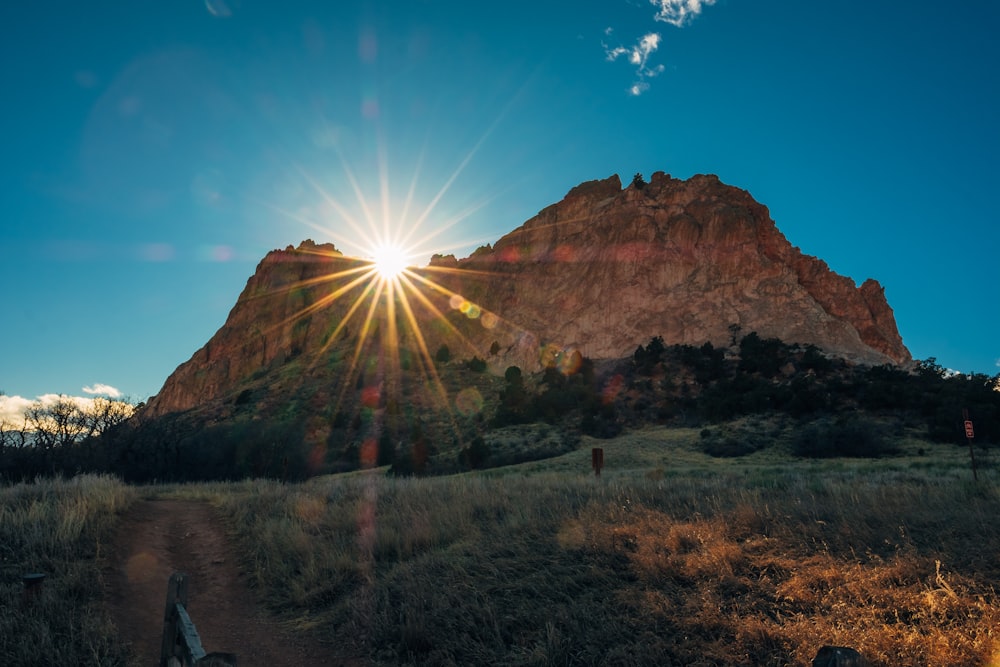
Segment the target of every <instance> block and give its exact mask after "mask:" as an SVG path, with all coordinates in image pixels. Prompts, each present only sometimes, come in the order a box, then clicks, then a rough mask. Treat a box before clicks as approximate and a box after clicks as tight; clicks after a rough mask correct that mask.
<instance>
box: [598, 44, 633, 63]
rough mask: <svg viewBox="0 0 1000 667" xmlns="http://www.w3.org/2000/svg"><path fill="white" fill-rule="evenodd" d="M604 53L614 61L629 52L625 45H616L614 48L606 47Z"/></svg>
mask: <svg viewBox="0 0 1000 667" xmlns="http://www.w3.org/2000/svg"><path fill="white" fill-rule="evenodd" d="M604 53H605V55H607V57H608V60H610V61H612V62H614V61H615V60H617V59H618V56H623V55H625V54H626V53H628V49H626V48H625V47H624V46H616V47H615V48H613V49H608V48H607V47H605V50H604Z"/></svg>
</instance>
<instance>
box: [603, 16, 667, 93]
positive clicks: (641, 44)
mask: <svg viewBox="0 0 1000 667" xmlns="http://www.w3.org/2000/svg"><path fill="white" fill-rule="evenodd" d="M611 33H612V30H611V28H608V29H607V30H605V31H604V34H605V35H609V36H610V35H611ZM660 39H661V37H660V34H659V33H656V32H651V33H648V34H646V35H643V36H642V37H641V38H640V39H639V41H638V42H636V44H635V45H634V46H632V47H631V48H625V47H624V46H616V47H613V48H612V47H609V46H608V45H607V44H605V45H604V53H605V55H606V56H607V59H608V60H610V61H612V62H614V61H615V60H618V58H620V57H621V56H628V61H629V63H631V64H632V65H635V76H636V81H635V83H633V84H632V86H631V87H630V88H629V93H630V94H632V95H641V94H642V93H644V92H645V91H646V90H648V89H649V83H647V82H646V80H647V79H650V78H652V77H654V76H656V75H658V74H659V73H660V72H662V71H663V65H654V66H651V65H650V64H649V57H650V56H651V55H652V54H653V53H655V52H656V50H657V49H658V48H660Z"/></svg>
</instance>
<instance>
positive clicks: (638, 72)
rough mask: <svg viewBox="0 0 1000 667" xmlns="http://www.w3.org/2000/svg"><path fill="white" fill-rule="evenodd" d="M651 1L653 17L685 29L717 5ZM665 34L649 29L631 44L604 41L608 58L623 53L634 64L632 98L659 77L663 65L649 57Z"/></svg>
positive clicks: (701, 0) (703, 0) (696, 0)
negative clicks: (706, 10)
mask: <svg viewBox="0 0 1000 667" xmlns="http://www.w3.org/2000/svg"><path fill="white" fill-rule="evenodd" d="M649 1H650V4H652V5H653V6H654V7H657V8H658V11H657V13H656V15H655V16H654V17H653V18H654V19H655V20H657V21H662V22H664V23H669V24H670V25H672V26H674V27H675V28H683V27H684V26H685V25H687V24H689V23H690V22H691V21H693V20H694V19H695V17H696V16H698V15H699V14H701V11H702V9H703V8H704V7H708V6H711V5H714V4H715V0H649ZM613 32H614V29H613V28H610V27H609V28H606V29H605V30H604V35H605V36H606V37H610V36H611V35H612V33H613ZM661 39H662V36H661V35H660V33H658V32H648V33H646V34H645V35H643V36H642V37H640V38H639V40H638V41H637V42H636V43H635V45H634V46H632V47H625V46H622V45H620V44H619V45H618V46H614V47H612V46H608V44H607V43H604V42H602V44H601V45H602V46H603V47H604V54H605V57H606V58H607V60H608V61H610V62H614V61H616V60H618V59H619V58H620V57H622V56H627V57H628V62H629V64H631V65H634V66H635V77H636V80H635V81H634V82H633V83H632V85H631V86H629V89H628V93H629V95H632V96H633V97H638V96H639V95H642V94H643V93H644V92H646V91H647V90H649V85H650V84H649V79H652V78H654V77H656V76H658V75H659V74H660V73H662V72H663V70H664V66H663V65H662V64H659V65H651V64H650V62H649V58H650V56H651V55H652V54H653V53H654V52H656V50H657V49H658V48H660V40H661Z"/></svg>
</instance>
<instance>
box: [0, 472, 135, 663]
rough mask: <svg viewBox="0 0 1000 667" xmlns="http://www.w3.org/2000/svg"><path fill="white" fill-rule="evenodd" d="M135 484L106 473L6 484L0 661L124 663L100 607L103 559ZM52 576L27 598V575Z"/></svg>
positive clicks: (0, 491) (0, 511) (0, 492)
mask: <svg viewBox="0 0 1000 667" xmlns="http://www.w3.org/2000/svg"><path fill="white" fill-rule="evenodd" d="M135 497H136V494H135V491H134V490H133V489H130V488H129V487H126V486H125V485H123V484H121V483H120V482H118V481H117V480H115V479H113V478H110V477H106V476H95V475H85V476H81V477H77V478H74V479H72V480H69V481H64V480H47V481H38V482H36V483H34V484H17V485H13V486H5V487H0V573H2V576H0V664H3V665H124V664H127V661H128V653H127V650H126V648H125V647H124V646H123V645H122V644H121V643H120V642H118V641H117V639H116V638H115V630H114V627H113V626H112V625H111V623H110V621H109V618H108V616H107V614H106V613H105V612H104V610H103V608H102V607H101V594H102V589H101V570H100V567H101V563H102V558H103V557H104V556H105V545H106V539H108V538H109V536H110V530H111V529H112V528H113V526H114V524H115V521H116V519H117V516H118V515H119V514H120V513H121V512H123V511H124V510H125V509H126V508H127V507H128V506H129V504H130V503H131V502H132V501H133V500H134V499H135ZM35 572H38V573H43V574H45V575H46V579H45V582H44V585H43V587H42V593H41V594H40V595H38V596H34V597H33V598H32V599H31V600H30V601H27V602H26V601H25V600H24V599H23V593H22V584H21V577H22V576H23V575H25V574H29V573H35Z"/></svg>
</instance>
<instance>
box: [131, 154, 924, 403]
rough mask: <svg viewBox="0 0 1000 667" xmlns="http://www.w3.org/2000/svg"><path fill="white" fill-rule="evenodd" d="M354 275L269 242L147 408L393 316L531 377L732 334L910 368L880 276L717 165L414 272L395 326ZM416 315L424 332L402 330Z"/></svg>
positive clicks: (329, 258) (428, 346)
mask: <svg viewBox="0 0 1000 667" xmlns="http://www.w3.org/2000/svg"><path fill="white" fill-rule="evenodd" d="M364 270H365V265H364V263H363V262H361V260H356V259H351V258H347V257H344V256H342V255H341V254H340V253H339V252H337V251H336V249H335V248H333V246H332V245H329V244H327V245H323V246H318V245H316V244H313V243H312V242H305V243H303V244H302V245H301V246H299V247H298V248H291V247H289V248H287V249H285V250H276V251H273V252H271V253H269V254H268V255H267V257H265V258H264V260H263V261H262V262H261V263H260V265H259V266H258V267H257V271H256V273H255V274H254V276H252V277H251V278H250V280H249V281H248V283H247V286H246V288H245V289H244V291H243V293H242V294H241V295H240V297H239V300H238V301H237V303H236V306H235V307H234V308H233V310H232V312H231V313H230V315H229V319H228V320H227V322H226V323H225V325H224V326H223V327H222V328H221V329H220V330H219V331H218V332H217V333H216V334H215V336H213V337H212V339H211V340H210V341H209V342H208V343H207V344H206V345H205V347H203V348H202V349H201V350H199V351H198V352H196V353H195V355H194V356H193V357H192V358H191V359H190V360H189V361H188V362H186V363H184V364H182V365H181V366H180V367H179V368H178V369H177V371H175V373H174V374H173V375H171V377H170V378H169V379H168V380H167V382H166V383H165V385H164V387H163V389H162V391H161V392H160V394H159V395H157V396H156V397H154V398H153V399H151V400H150V402H149V405H148V406H147V410H146V412H147V414H150V415H153V416H155V415H159V414H164V413H166V412H171V411H177V410H186V409H188V408H191V407H194V406H196V405H198V404H199V403H200V402H203V401H207V400H211V399H213V398H217V397H219V396H222V395H225V394H227V393H229V392H233V391H234V390H235V389H236V388H237V387H238V385H239V383H240V382H241V381H242V380H245V379H246V378H247V377H249V376H251V375H253V374H255V373H256V374H260V373H267V372H272V371H274V370H275V369H276V368H278V367H280V366H281V365H282V364H283V363H285V362H286V361H287V360H289V359H293V358H298V357H304V358H308V359H311V360H312V361H311V362H310V363H311V364H312V367H316V366H317V362H316V357H317V355H322V354H323V353H325V352H326V351H328V350H329V349H330V346H331V345H332V344H333V343H334V341H335V340H345V341H346V340H348V339H352V337H353V339H352V340H356V339H357V338H358V336H359V334H361V335H362V337H363V336H364V335H367V334H368V333H370V332H371V331H378V330H381V331H382V332H385V331H386V330H387V329H389V328H390V326H391V328H393V329H398V330H399V331H400V332H401V333H400V334H399V336H400V338H399V339H395V338H393V339H392V344H393V345H395V346H397V347H403V346H409V347H410V348H411V349H413V350H420V349H423V350H424V351H428V350H429V351H430V352H431V353H433V350H434V349H436V348H437V346H438V345H440V344H447V345H449V346H451V347H452V348H453V349H455V350H456V351H459V353H460V354H462V355H464V356H466V357H469V358H471V357H472V356H474V355H475V356H479V357H481V358H483V359H486V360H487V362H488V363H489V364H490V365H491V367H493V368H494V369H495V370H499V371H500V372H502V371H503V369H504V368H506V366H507V365H509V364H518V365H521V366H522V367H523V368H525V370H533V369H536V368H538V367H540V365H541V364H543V363H547V362H548V361H549V360H550V359H551V358H552V357H558V356H560V355H562V354H565V353H567V352H569V351H573V350H576V351H579V352H580V353H582V354H583V355H584V356H587V357H590V358H593V359H604V358H620V357H623V356H627V355H629V354H631V353H632V352H633V351H634V350H635V348H636V346H637V345H640V344H644V343H646V342H648V341H649V339H650V338H651V337H653V336H662V337H663V339H664V341H665V342H666V343H667V344H672V343H685V344H692V345H701V344H703V343H705V342H711V343H713V344H714V345H716V346H726V345H728V344H730V342H731V340H732V338H733V336H734V332H737V331H741V332H743V333H744V334H745V333H749V332H751V331H756V332H757V333H758V334H759V335H760V336H762V337H776V338H780V339H782V340H784V341H785V342H789V343H802V344H813V345H816V346H817V347H819V348H821V349H822V350H823V351H824V352H826V353H827V354H829V355H833V356H838V357H843V358H846V359H849V360H853V361H856V362H858V363H865V364H881V363H895V364H905V363H907V362H908V361H910V353H909V351H908V350H907V349H906V347H905V346H904V345H903V341H902V339H901V337H900V335H899V332H898V331H897V328H896V323H895V319H894V317H893V313H892V309H891V308H890V307H889V305H888V303H887V301H886V299H885V295H884V293H883V289H882V287H881V286H880V285H879V283H878V282H876V281H875V280H871V279H869V280H867V281H865V282H864V283H863V284H862V285H861V286H860V287H857V286H856V285H855V283H854V281H853V280H851V279H850V278H847V277H844V276H840V275H837V274H835V273H833V272H832V271H831V270H830V269H829V267H828V266H827V265H826V264H825V263H824V262H823V261H821V260H819V259H817V258H815V257H810V256H808V255H804V254H803V253H802V252H800V251H799V249H798V248H795V247H793V246H792V245H791V244H790V243H789V242H788V241H787V240H786V239H785V237H784V236H783V235H782V234H781V232H780V231H778V229H777V228H776V227H775V224H774V222H773V221H772V220H771V218H770V214H769V213H768V210H767V208H766V207H765V206H763V205H761V204H759V203H757V202H756V201H754V199H753V198H752V197H751V196H750V195H749V194H748V193H747V192H745V191H743V190H740V189H738V188H735V187H731V186H728V185H725V184H723V183H721V182H720V181H719V179H718V178H717V177H715V176H695V177H693V178H691V179H689V180H679V179H674V178H671V177H670V176H668V175H666V174H663V173H660V172H658V173H656V174H654V175H653V176H652V178H651V180H650V182H649V183H648V184H641V183H634V184H632V185H630V186H629V187H628V188H625V189H622V187H621V182H620V180H619V178H618V177H617V176H612V177H611V178H608V179H605V180H599V181H591V182H587V183H583V184H581V185H579V186H577V187H575V188H573V189H572V190H570V192H569V193H568V194H567V195H566V197H565V198H564V199H563V200H562V201H561V202H559V203H557V204H554V205H552V206H549V207H548V208H545V209H544V210H542V211H541V212H540V213H539V214H538V215H537V216H535V217H534V218H532V219H531V220H529V221H527V222H526V223H524V224H523V225H522V226H521V227H519V228H517V229H515V230H514V231H512V232H510V233H509V234H507V235H506V236H504V237H503V238H501V239H499V240H498V241H497V242H496V243H495V244H494V245H493V246H492V247H491V246H486V247H483V248H480V249H479V250H477V251H476V252H475V253H473V254H472V255H471V256H470V257H468V258H465V259H460V260H456V259H455V258H454V257H451V256H447V257H440V256H438V257H435V258H434V259H433V260H432V262H431V265H430V266H428V267H426V268H424V269H420V270H415V271H414V273H415V274H416V275H418V276H419V277H420V278H422V279H423V280H424V281H427V282H422V281H421V280H419V279H414V280H411V281H410V284H411V285H412V286H413V287H415V288H416V289H418V290H419V291H420V292H421V293H422V295H423V296H422V298H417V297H416V296H412V295H411V296H410V297H408V298H407V301H408V302H409V304H410V311H412V313H413V315H412V321H411V320H410V318H409V315H406V314H405V313H406V310H405V309H402V308H397V309H396V311H395V314H394V315H393V316H392V317H394V318H396V319H395V320H393V321H394V322H395V324H394V325H387V324H386V323H385V321H384V318H385V317H387V316H386V315H385V314H384V313H383V312H382V310H384V309H379V308H377V307H376V308H372V309H371V310H370V312H371V313H372V315H371V317H372V320H371V323H370V324H368V325H365V324H364V320H365V317H366V315H365V313H367V312H369V309H368V305H364V307H360V306H357V307H356V304H359V303H360V304H366V302H365V301H364V299H365V298H366V295H367V298H370V297H371V296H372V295H373V294H374V293H376V292H377V289H376V288H375V287H374V286H373V285H371V284H370V280H369V281H368V282H366V281H357V279H358V278H359V277H360V276H361V275H363V272H364ZM430 283H434V284H435V285H436V286H437V287H436V288H435V287H432V286H431V285H430ZM366 290H368V291H366ZM403 293H404V294H405V293H406V290H404V291H403ZM331 295H333V296H331ZM380 298H381V299H383V300H386V303H388V301H387V296H386V295H385V294H383V295H382V296H381V297H380ZM402 298H404V297H403V295H401V294H398V293H397V294H396V295H395V297H394V300H395V301H396V302H399V303H401V302H400V300H401V299H402ZM397 305H398V304H397ZM380 322H381V324H379V323H380ZM412 322H416V323H417V324H418V327H419V329H420V331H419V332H414V331H407V330H408V329H412V328H413V327H412ZM380 326H381V329H379V327H380ZM351 344H352V345H355V343H351ZM354 349H360V348H357V347H356V348H354Z"/></svg>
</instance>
